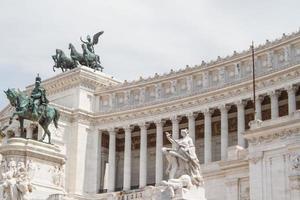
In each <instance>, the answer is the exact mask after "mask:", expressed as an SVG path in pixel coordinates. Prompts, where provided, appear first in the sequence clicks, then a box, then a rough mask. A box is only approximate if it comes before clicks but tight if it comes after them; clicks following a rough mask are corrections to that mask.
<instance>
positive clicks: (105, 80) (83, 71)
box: [26, 66, 120, 95]
mask: <svg viewBox="0 0 300 200" xmlns="http://www.w3.org/2000/svg"><path fill="white" fill-rule="evenodd" d="M116 84H120V82H119V81H117V80H115V79H112V78H111V77H109V76H108V75H106V74H104V73H102V72H94V71H93V70H91V69H89V68H87V67H84V66H82V67H78V68H75V69H73V70H70V71H68V72H64V73H60V74H58V75H56V76H54V77H52V78H49V79H46V80H44V81H43V82H42V85H43V87H45V89H46V90H47V94H48V95H53V94H55V93H58V92H63V91H65V90H68V89H70V88H74V87H76V86H83V87H85V88H87V89H90V90H92V91H95V90H96V88H97V87H104V86H107V85H116ZM33 88H34V85H29V86H28V87H26V91H27V92H28V91H31V90H32V89H33Z"/></svg>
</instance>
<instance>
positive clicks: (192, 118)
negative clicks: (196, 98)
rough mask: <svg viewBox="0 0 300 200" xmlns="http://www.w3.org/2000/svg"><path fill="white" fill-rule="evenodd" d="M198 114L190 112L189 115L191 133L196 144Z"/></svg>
mask: <svg viewBox="0 0 300 200" xmlns="http://www.w3.org/2000/svg"><path fill="white" fill-rule="evenodd" d="M196 116H197V114H196V113H192V112H191V113H188V114H187V117H188V120H189V122H188V123H189V134H190V136H191V138H192V139H193V142H194V144H195V142H196V136H195V128H196V127H195V119H196Z"/></svg>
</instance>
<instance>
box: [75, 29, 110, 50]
mask: <svg viewBox="0 0 300 200" xmlns="http://www.w3.org/2000/svg"><path fill="white" fill-rule="evenodd" d="M103 33H104V31H100V32H98V33H96V34H94V36H93V41H92V39H91V36H90V35H87V36H86V41H84V40H83V39H82V38H81V37H80V40H81V42H83V43H84V44H86V46H87V48H88V50H89V51H90V52H92V53H95V50H94V45H96V44H98V40H99V36H100V35H102V34H103Z"/></svg>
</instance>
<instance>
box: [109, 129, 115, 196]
mask: <svg viewBox="0 0 300 200" xmlns="http://www.w3.org/2000/svg"><path fill="white" fill-rule="evenodd" d="M108 132H109V152H108V163H109V169H108V176H109V178H108V189H107V190H108V192H113V191H114V190H115V173H116V131H115V129H114V128H111V129H109V130H108Z"/></svg>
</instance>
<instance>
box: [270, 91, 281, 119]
mask: <svg viewBox="0 0 300 200" xmlns="http://www.w3.org/2000/svg"><path fill="white" fill-rule="evenodd" d="M269 95H270V99H271V119H276V118H277V117H278V116H279V114H278V96H279V92H278V91H272V92H270V94H269Z"/></svg>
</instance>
